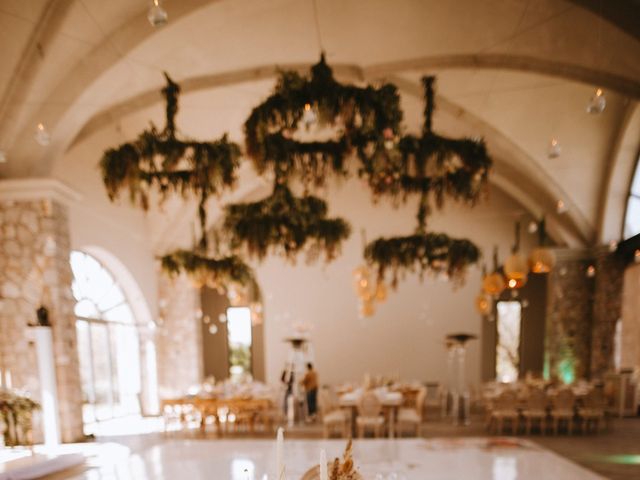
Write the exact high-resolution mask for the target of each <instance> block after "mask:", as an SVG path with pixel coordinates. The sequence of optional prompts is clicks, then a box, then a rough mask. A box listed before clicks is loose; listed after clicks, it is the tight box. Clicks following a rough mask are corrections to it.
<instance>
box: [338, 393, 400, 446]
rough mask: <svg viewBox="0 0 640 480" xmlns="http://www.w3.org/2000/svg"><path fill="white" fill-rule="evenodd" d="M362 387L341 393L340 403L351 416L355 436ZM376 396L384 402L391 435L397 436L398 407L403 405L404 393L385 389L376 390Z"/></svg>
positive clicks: (383, 405)
mask: <svg viewBox="0 0 640 480" xmlns="http://www.w3.org/2000/svg"><path fill="white" fill-rule="evenodd" d="M363 393H364V392H363V390H362V389H357V390H353V391H351V392H346V393H343V394H342V395H340V397H339V400H338V405H339V406H340V408H342V409H344V410H348V411H349V413H350V418H351V432H352V435H353V436H355V431H356V417H357V415H358V403H359V402H360V399H361V398H362V394H363ZM375 393H376V396H377V397H378V400H380V403H381V404H382V409H383V411H384V413H385V418H386V420H387V424H388V426H389V437H390V438H393V437H394V436H395V423H396V419H397V417H398V409H399V408H400V407H401V406H402V404H403V402H404V398H403V396H402V393H400V392H393V391H388V390H384V389H378V390H375Z"/></svg>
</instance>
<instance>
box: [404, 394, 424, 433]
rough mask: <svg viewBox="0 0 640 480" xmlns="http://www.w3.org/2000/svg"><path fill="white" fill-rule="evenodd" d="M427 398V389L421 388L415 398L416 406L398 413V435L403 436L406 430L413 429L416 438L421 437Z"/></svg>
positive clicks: (405, 408)
mask: <svg viewBox="0 0 640 480" xmlns="http://www.w3.org/2000/svg"><path fill="white" fill-rule="evenodd" d="M426 397H427V389H426V388H421V389H420V390H418V394H417V395H416V397H415V400H414V401H415V404H414V406H413V407H409V408H407V407H403V408H401V409H400V410H399V411H398V420H397V425H398V428H397V430H398V433H400V434H402V432H403V431H404V430H405V429H411V428H412V429H413V430H414V431H415V434H416V437H419V436H420V426H421V425H422V418H423V415H422V412H423V409H424V402H425V399H426Z"/></svg>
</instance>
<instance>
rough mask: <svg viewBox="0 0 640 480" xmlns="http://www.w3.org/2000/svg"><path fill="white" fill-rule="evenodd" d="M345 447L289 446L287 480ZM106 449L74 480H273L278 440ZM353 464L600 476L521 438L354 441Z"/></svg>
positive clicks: (506, 476)
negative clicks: (322, 454) (323, 453)
mask: <svg viewBox="0 0 640 480" xmlns="http://www.w3.org/2000/svg"><path fill="white" fill-rule="evenodd" d="M344 447H345V441H344V440H285V464H286V467H287V480H298V479H299V478H300V477H301V476H302V475H303V473H304V472H305V471H306V470H307V469H309V468H310V467H312V466H313V465H314V464H317V462H318V458H319V452H320V449H321V448H324V449H325V450H326V451H327V458H328V459H332V458H334V457H335V456H339V455H341V454H342V451H343V450H344ZM102 448H103V449H104V450H105V452H107V453H104V452H103V453H99V454H98V457H99V458H95V457H94V458H92V459H90V460H89V462H90V463H91V464H93V465H95V467H94V468H92V469H91V470H88V471H87V472H85V473H83V474H81V475H79V476H74V477H72V478H74V479H78V480H79V479H87V480H97V479H134V478H135V479H137V480H145V479H166V480H169V479H171V480H174V479H176V478H178V479H192V480H195V479H203V480H204V479H207V480H210V479H212V478H215V479H216V480H223V479H232V480H253V479H257V480H262V479H263V478H264V477H263V476H264V474H265V473H266V474H268V475H269V477H268V478H269V479H273V478H274V475H273V472H274V471H275V442H274V441H269V440H195V441H194V440H179V439H175V440H173V439H168V440H166V441H164V442H161V443H158V444H155V445H150V446H149V447H147V448H145V449H143V450H141V451H139V452H136V453H130V452H128V449H126V447H117V446H116V445H115V444H105V445H104V446H103V447H102ZM98 450H99V448H98ZM354 459H355V462H356V465H357V466H358V467H359V469H360V471H361V473H362V474H363V476H364V478H365V479H367V480H368V479H371V480H375V477H376V475H377V474H383V475H385V476H386V475H388V474H389V473H392V472H395V473H396V474H397V475H398V478H405V479H407V480H414V479H415V480H418V479H420V480H424V479H444V480H446V479H456V480H460V479H492V480H516V479H517V480H529V479H531V480H540V479H541V478H553V479H555V480H562V479H578V478H579V479H581V480H591V479H599V478H602V477H599V476H598V475H596V474H594V473H591V472H589V471H587V470H585V469H583V468H582V467H580V466H578V465H575V464H573V463H571V462H570V461H568V460H565V459H563V458H562V457H560V456H558V455H556V454H554V453H552V452H550V451H548V450H545V449H542V448H541V447H538V446H537V445H535V444H534V443H532V442H528V441H524V440H518V439H501V438H477V439H473V438H465V439H429V440H424V439H396V440H393V439H384V440H356V441H355V442H354ZM383 478H386V477H383Z"/></svg>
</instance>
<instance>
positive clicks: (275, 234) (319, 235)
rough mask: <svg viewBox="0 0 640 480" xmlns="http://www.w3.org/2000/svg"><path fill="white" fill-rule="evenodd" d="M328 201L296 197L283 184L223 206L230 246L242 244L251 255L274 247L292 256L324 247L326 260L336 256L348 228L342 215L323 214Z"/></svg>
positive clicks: (262, 252)
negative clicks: (264, 195)
mask: <svg viewBox="0 0 640 480" xmlns="http://www.w3.org/2000/svg"><path fill="white" fill-rule="evenodd" d="M326 217H327V203H326V202H325V201H324V200H321V199H320V198H317V197H314V196H310V195H307V196H304V197H296V196H295V195H293V193H292V192H291V190H290V189H289V188H288V187H287V186H285V185H276V186H275V187H274V191H273V194H272V195H270V196H269V197H267V198H265V199H263V200H260V201H258V202H249V203H237V204H231V205H228V206H227V207H226V215H225V219H224V225H223V228H224V230H225V231H226V232H227V233H228V235H229V238H230V242H231V247H232V248H241V247H243V246H244V247H245V248H246V252H247V253H248V254H249V255H250V256H254V257H257V258H258V259H263V258H264V257H265V256H266V255H267V253H268V252H269V251H270V250H271V249H273V250H276V251H277V249H278V248H279V249H281V251H280V252H278V253H283V254H284V256H285V257H287V258H290V259H291V258H293V257H295V255H296V254H297V253H298V252H299V251H300V250H301V249H302V248H306V249H307V252H308V253H309V254H310V257H309V258H310V259H313V258H314V254H315V256H317V255H318V254H319V253H320V252H322V251H324V253H325V256H326V260H327V261H330V260H332V259H333V258H335V256H336V254H337V252H338V249H339V247H340V243H341V242H342V240H344V239H345V238H347V237H348V236H349V233H350V230H351V228H350V227H349V224H348V223H347V222H346V221H344V220H343V219H341V218H335V219H331V218H326Z"/></svg>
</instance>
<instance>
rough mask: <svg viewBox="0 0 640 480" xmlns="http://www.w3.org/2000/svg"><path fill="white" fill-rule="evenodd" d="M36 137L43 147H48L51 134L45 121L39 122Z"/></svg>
mask: <svg viewBox="0 0 640 480" xmlns="http://www.w3.org/2000/svg"><path fill="white" fill-rule="evenodd" d="M35 139H36V142H38V143H39V144H40V145H42V146H43V147H46V146H47V145H49V143H50V142H51V135H49V132H47V129H46V127H45V126H44V124H43V123H39V124H38V127H37V128H36V135H35Z"/></svg>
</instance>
